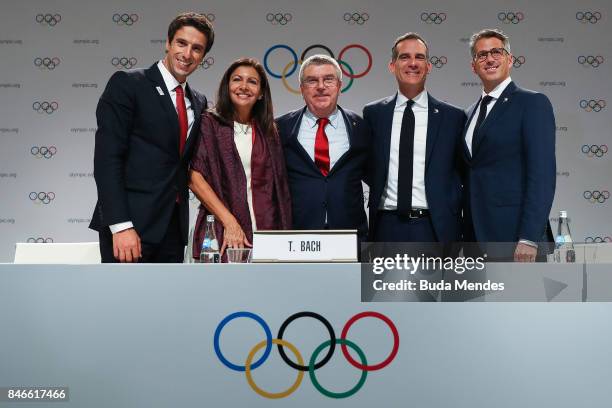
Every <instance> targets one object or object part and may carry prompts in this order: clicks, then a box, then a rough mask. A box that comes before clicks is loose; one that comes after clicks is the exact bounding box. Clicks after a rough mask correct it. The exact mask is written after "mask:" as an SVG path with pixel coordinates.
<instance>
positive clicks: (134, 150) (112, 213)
mask: <svg viewBox="0 0 612 408" xmlns="http://www.w3.org/2000/svg"><path fill="white" fill-rule="evenodd" d="M213 41H214V32H213V28H212V25H211V23H210V21H208V19H207V18H206V17H205V16H204V15H201V14H197V13H184V14H181V15H179V16H177V17H176V18H175V19H174V20H173V21H172V22H171V23H170V25H169V27H168V38H167V41H166V56H165V57H164V58H163V59H162V60H161V61H159V62H157V63H155V64H153V65H152V66H151V67H150V68H148V69H136V70H130V71H125V72H124V71H120V72H116V73H115V74H113V76H112V77H111V78H110V80H109V81H108V84H107V86H106V89H105V90H104V92H103V93H102V96H101V97H100V101H99V102H98V107H97V110H96V117H97V120H98V130H97V132H96V146H95V153H94V177H95V180H96V186H97V190H98V202H97V204H96V208H95V210H94V214H93V216H92V220H91V224H90V226H89V227H90V228H92V229H94V230H96V231H98V234H99V238H100V253H101V256H102V262H157V263H159V262H182V261H183V254H184V246H185V244H186V243H187V229H188V218H189V209H188V202H189V199H188V195H187V166H188V164H189V159H190V156H191V151H192V150H193V145H194V140H195V139H196V137H197V135H198V131H199V123H200V114H201V112H202V109H204V108H205V107H206V98H205V97H204V95H202V94H200V93H198V92H197V91H195V90H194V89H192V88H191V87H190V86H189V85H187V82H186V80H187V77H188V76H189V75H190V74H191V73H193V72H194V71H195V70H196V69H197V68H198V66H199V65H200V63H201V62H202V59H203V58H204V56H205V55H206V53H207V52H208V51H209V50H210V48H211V47H212V45H213Z"/></svg>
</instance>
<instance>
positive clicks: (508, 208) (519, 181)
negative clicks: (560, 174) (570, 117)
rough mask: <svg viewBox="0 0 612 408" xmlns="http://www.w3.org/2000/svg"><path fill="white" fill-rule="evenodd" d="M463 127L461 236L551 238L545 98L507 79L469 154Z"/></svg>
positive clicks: (550, 150)
mask: <svg viewBox="0 0 612 408" xmlns="http://www.w3.org/2000/svg"><path fill="white" fill-rule="evenodd" d="M476 106H477V103H476V104H474V105H473V106H471V107H470V108H468V110H467V113H468V117H469V118H470V120H476V118H473V116H474V112H475V110H476ZM468 123H469V121H468ZM467 127H468V125H467V124H466V126H465V130H464V137H463V158H464V160H465V163H466V167H467V172H466V177H465V181H464V184H465V212H466V214H467V216H466V220H467V223H466V236H467V239H468V240H469V239H474V240H475V241H478V242H512V243H516V242H518V241H519V239H526V240H529V241H532V242H536V243H537V242H546V241H552V232H551V230H550V225H549V222H548V216H549V213H550V208H551V206H552V202H553V198H554V195H555V182H556V162H555V117H554V114H553V108H552V106H551V104H550V101H549V100H548V98H547V97H546V96H545V95H543V94H541V93H537V92H533V91H529V90H526V89H522V88H519V87H518V86H516V84H515V83H514V82H510V83H509V84H508V86H507V87H506V89H505V90H504V91H503V92H502V94H501V95H500V97H499V99H498V100H497V101H496V103H495V105H494V106H493V108H492V109H491V112H489V114H488V115H487V117H486V119H485V120H484V122H483V123H482V126H481V127H480V130H479V131H478V137H477V140H474V141H473V142H472V154H471V155H470V153H469V151H468V149H467V145H466V144H465V133H466V132H467ZM470 221H471V222H470ZM470 235H472V237H470ZM512 250H514V248H512ZM506 251H507V252H508V253H507V254H505V255H507V256H510V255H511V254H510V253H509V250H506Z"/></svg>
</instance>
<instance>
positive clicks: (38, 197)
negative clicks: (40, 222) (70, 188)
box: [29, 191, 55, 204]
mask: <svg viewBox="0 0 612 408" xmlns="http://www.w3.org/2000/svg"><path fill="white" fill-rule="evenodd" d="M29 197H30V201H34V202H35V203H37V204H40V203H43V204H49V203H50V202H51V201H53V200H55V193H54V192H52V191H51V192H48V193H45V192H43V191H41V192H39V193H37V192H36V191H32V192H31V193H30V194H29Z"/></svg>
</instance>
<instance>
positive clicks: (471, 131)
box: [465, 77, 512, 156]
mask: <svg viewBox="0 0 612 408" xmlns="http://www.w3.org/2000/svg"><path fill="white" fill-rule="evenodd" d="M510 82H512V78H510V77H508V78H506V79H504V80H503V81H502V82H501V83H500V84H499V85H497V86H496V87H495V88H494V89H493V90H492V91H491V92H489V93H488V95H489V96H490V97H492V98H493V99H491V102H489V104H488V105H487V113H486V115H488V114H489V112H491V109H493V106H495V103H496V102H497V100H498V99H499V97H500V95H501V94H502V92H504V90H505V89H506V87H507V86H508V84H509V83H510ZM486 95H487V93H486V92H485V91H484V89H483V90H482V95H481V96H480V100H479V101H478V104H477V105H476V110H475V111H474V114H473V115H472V120H471V121H470V126H468V129H467V132H466V133H465V143H466V144H467V147H468V150H469V151H470V156H471V155H472V139H473V138H474V128H475V127H476V120H477V119H478V114H479V113H480V101H482V98H484V97H485V96H486ZM486 115H485V118H486V117H487V116H486ZM483 123H484V122H483Z"/></svg>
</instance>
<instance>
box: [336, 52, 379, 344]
mask: <svg viewBox="0 0 612 408" xmlns="http://www.w3.org/2000/svg"><path fill="white" fill-rule="evenodd" d="M351 48H359V49H360V50H361V51H363V52H365V54H366V56H367V57H368V67H367V68H366V69H365V71H363V72H362V73H361V74H350V73H348V72H346V71H345V70H344V68H342V64H340V70H341V71H342V73H343V74H344V75H346V76H347V77H349V78H352V79H355V78H361V77H364V76H366V75H367V74H368V72H370V70H371V69H372V54H370V51H368V49H367V48H366V47H364V46H363V45H361V44H349V45H347V46H346V47H344V48H343V49H342V51H340V54H338V61H342V55H344V53H345V52H346V51H348V50H349V49H351ZM344 348H346V346H345V347H344Z"/></svg>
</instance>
